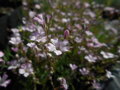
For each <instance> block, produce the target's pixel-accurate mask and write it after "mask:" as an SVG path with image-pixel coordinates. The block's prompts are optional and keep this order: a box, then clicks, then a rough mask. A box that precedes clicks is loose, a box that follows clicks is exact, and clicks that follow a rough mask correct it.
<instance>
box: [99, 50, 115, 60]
mask: <svg viewBox="0 0 120 90" xmlns="http://www.w3.org/2000/svg"><path fill="white" fill-rule="evenodd" d="M100 54H102V55H103V57H104V58H105V59H109V58H114V56H115V55H114V54H112V53H109V52H104V51H101V52H100Z"/></svg>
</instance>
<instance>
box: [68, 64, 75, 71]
mask: <svg viewBox="0 0 120 90" xmlns="http://www.w3.org/2000/svg"><path fill="white" fill-rule="evenodd" d="M69 66H70V68H71V69H72V70H73V71H74V70H75V69H77V66H76V65H75V64H70V65H69Z"/></svg>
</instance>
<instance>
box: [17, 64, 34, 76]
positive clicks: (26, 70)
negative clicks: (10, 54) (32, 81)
mask: <svg viewBox="0 0 120 90" xmlns="http://www.w3.org/2000/svg"><path fill="white" fill-rule="evenodd" d="M19 74H22V75H23V76H24V77H28V76H29V75H30V74H33V68H32V65H31V63H26V64H22V65H21V68H20V69H19Z"/></svg>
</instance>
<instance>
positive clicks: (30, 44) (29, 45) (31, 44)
mask: <svg viewBox="0 0 120 90" xmlns="http://www.w3.org/2000/svg"><path fill="white" fill-rule="evenodd" d="M27 46H28V47H30V48H33V47H35V46H36V44H35V43H32V42H31V43H28V44H27Z"/></svg>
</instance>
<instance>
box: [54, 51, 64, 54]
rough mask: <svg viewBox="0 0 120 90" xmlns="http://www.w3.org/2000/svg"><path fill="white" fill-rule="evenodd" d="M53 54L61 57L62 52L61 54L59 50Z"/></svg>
mask: <svg viewBox="0 0 120 90" xmlns="http://www.w3.org/2000/svg"><path fill="white" fill-rule="evenodd" d="M54 53H55V54H56V55H61V54H62V52H61V51H60V50H55V51H54Z"/></svg>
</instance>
